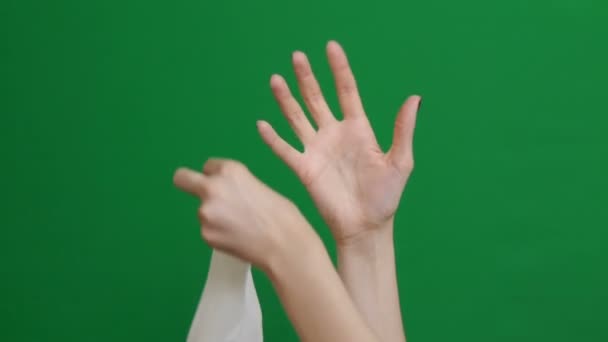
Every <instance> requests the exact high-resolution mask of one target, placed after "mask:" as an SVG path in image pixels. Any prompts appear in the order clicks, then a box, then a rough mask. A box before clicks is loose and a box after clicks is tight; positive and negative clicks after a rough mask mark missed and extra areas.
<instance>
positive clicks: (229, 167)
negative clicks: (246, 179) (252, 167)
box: [223, 160, 247, 175]
mask: <svg viewBox="0 0 608 342" xmlns="http://www.w3.org/2000/svg"><path fill="white" fill-rule="evenodd" d="M223 171H225V172H226V173H228V174H233V175H238V174H242V173H244V172H246V171H247V167H246V166H245V165H244V164H243V163H241V162H238V161H236V160H229V161H226V162H225V164H224V168H223Z"/></svg>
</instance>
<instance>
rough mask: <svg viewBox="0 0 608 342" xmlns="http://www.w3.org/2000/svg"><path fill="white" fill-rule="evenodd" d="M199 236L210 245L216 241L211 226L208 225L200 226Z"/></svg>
mask: <svg viewBox="0 0 608 342" xmlns="http://www.w3.org/2000/svg"><path fill="white" fill-rule="evenodd" d="M201 238H202V239H203V241H205V242H206V243H207V244H209V245H210V246H213V245H215V243H216V239H215V232H214V231H213V228H211V227H209V226H202V227H201Z"/></svg>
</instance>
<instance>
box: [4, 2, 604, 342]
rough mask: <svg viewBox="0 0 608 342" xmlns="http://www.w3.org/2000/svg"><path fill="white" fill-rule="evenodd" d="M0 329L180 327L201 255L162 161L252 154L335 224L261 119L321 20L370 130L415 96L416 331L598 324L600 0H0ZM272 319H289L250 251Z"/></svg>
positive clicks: (592, 329)
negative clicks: (265, 135) (262, 132)
mask: <svg viewBox="0 0 608 342" xmlns="http://www.w3.org/2000/svg"><path fill="white" fill-rule="evenodd" d="M0 37H1V40H0V42H1V44H0V46H1V47H0V49H1V50H0V87H1V88H0V152H1V154H0V156H1V158H2V159H1V160H2V167H1V177H0V185H1V187H0V189H1V190H2V196H1V198H2V205H1V208H2V209H1V210H2V215H1V216H0V220H1V221H0V296H1V297H0V318H1V320H0V321H1V323H0V324H1V328H0V340H1V341H7V342H8V341H10V342H38V341H61V342H71V341H74V342H76V341H78V342H83V341H87V342H95V341H100V342H101V341H103V342H107V341H184V340H185V337H186V334H187V331H188V328H189V326H190V322H191V320H192V317H193V315H194V311H195V308H196V303H197V301H198V299H199V296H200V293H201V290H202V286H203V283H204V280H205V277H206V272H207V268H208V262H209V256H210V253H211V252H210V249H209V247H208V246H206V245H205V244H204V243H203V242H202V241H201V239H200V233H199V226H198V221H197V218H196V215H195V210H196V208H197V206H198V203H197V201H196V200H195V199H192V198H189V197H187V196H185V195H184V194H183V193H181V192H179V191H178V190H176V189H175V188H174V186H173V184H172V174H173V171H174V169H175V168H176V167H178V166H189V167H192V168H200V167H201V166H202V164H203V162H204V161H205V159H206V158H208V157H213V156H215V157H217V156H220V157H229V158H233V159H238V160H240V161H242V162H244V163H246V164H247V165H248V166H249V168H250V169H251V170H252V171H253V172H254V173H255V174H256V175H257V176H258V177H259V178H261V179H262V180H263V181H265V182H267V183H268V184H269V185H270V186H272V187H273V188H275V189H277V190H278V191H279V192H281V193H282V194H284V195H285V196H287V197H289V198H290V199H292V200H293V201H294V202H296V203H297V204H298V205H299V206H300V208H301V209H302V211H303V213H304V214H305V215H306V216H307V218H308V219H309V220H310V221H311V222H312V224H313V225H314V226H315V227H316V228H317V230H318V232H319V234H320V235H321V236H322V238H323V240H324V241H325V242H326V244H327V246H328V248H329V250H330V252H331V254H332V255H333V254H334V253H335V251H334V246H333V244H332V241H331V239H330V235H329V231H328V229H327V227H326V226H325V224H324V222H323V221H322V220H321V218H320V216H319V214H318V213H317V210H316V209H315V207H314V206H313V204H312V201H311V199H310V198H309V196H308V195H307V193H306V191H305V190H304V188H303V186H302V185H301V184H300V183H299V181H298V180H297V178H296V176H295V175H293V173H292V172H291V171H290V170H289V169H288V168H287V167H286V166H285V165H284V164H283V163H282V162H281V161H280V160H279V159H278V158H276V157H275V156H274V155H273V154H272V152H270V150H269V149H268V148H267V147H266V146H265V145H264V144H263V142H262V141H261V139H260V138H259V136H258V134H257V131H256V127H255V121H256V120H257V119H265V120H268V121H269V122H271V123H272V124H273V125H274V126H275V127H276V129H277V130H278V131H279V133H281V134H282V135H283V136H284V137H286V139H287V140H288V141H289V142H291V143H294V144H296V146H297V145H298V144H297V140H296V138H295V136H294V135H293V133H291V130H290V129H289V127H288V125H287V123H286V122H285V120H284V119H283V118H282V115H281V112H280V110H279V108H278V107H277V105H276V104H275V102H274V99H273V98H272V95H271V92H270V88H269V78H270V75H271V74H272V73H280V74H282V75H284V76H285V77H286V78H287V81H288V82H289V83H290V85H292V86H293V87H295V78H294V76H293V73H292V70H291V63H290V58H291V53H292V52H293V51H294V50H302V51H304V52H306V53H307V54H308V56H309V58H310V60H311V62H312V65H313V68H314V70H315V71H316V73H317V75H318V78H319V81H320V83H321V85H322V87H323V89H324V91H325V93H326V96H327V98H328V100H329V103H330V105H331V106H332V108H333V109H335V110H336V113H338V115H340V114H339V111H338V105H337V100H336V97H335V91H334V89H333V83H332V82H333V81H332V77H331V74H330V72H329V67H328V65H327V61H326V59H325V53H324V47H325V44H326V42H327V41H328V40H330V39H335V40H337V41H339V42H340V43H342V45H343V46H344V48H345V50H346V52H347V53H348V55H349V57H350V61H351V64H352V67H353V70H354V72H355V75H356V77H357V80H358V83H359V88H360V91H361V96H362V98H363V101H364V104H365V107H366V110H367V113H368V115H369V118H370V121H371V123H372V125H373V127H374V129H375V131H376V133H377V136H378V139H379V141H380V143H381V144H382V146H383V147H384V148H387V147H388V146H389V144H390V142H391V138H392V126H393V122H394V118H395V115H396V113H397V110H398V108H399V106H400V104H401V103H402V101H403V100H404V99H405V98H406V96H408V95H410V94H414V93H416V94H421V95H422V96H423V97H424V104H423V106H422V109H421V111H420V114H419V120H418V125H417V130H416V139H415V153H416V157H415V158H416V169H415V171H414V173H413V175H412V177H411V179H410V182H409V184H408V187H407V189H406V191H405V195H404V198H403V200H402V203H401V206H400V208H399V211H398V214H397V221H396V236H395V239H396V254H397V267H398V277H399V289H400V297H401V305H402V309H403V313H404V322H405V326H406V331H407V336H408V341H410V342H427V341H429V342H430V341H437V342H439V341H469V342H472V341H479V342H481V341H483V342H487V341H495V342H501V341H504V342H506V341H509V342H510V341H520V342H521V341H531V342H532V341H534V342H538V341H551V342H566V341H567V342H570V341H584V342H595V341H598V342H599V341H608V271H607V270H608V266H607V265H608V252H607V246H608V177H607V175H608V133H607V132H608V105H607V102H606V99H607V98H608V97H607V91H608V63H607V61H608V3H607V2H605V1H600V0H576V1H575V0H536V1H530V0H526V1H524V0H512V1H499V2H497V1H481V0H463V1H447V0H443V1H441V0H438V1H410V0H406V1H403V0H400V1H375V2H373V1H372V2H370V1H346V0H335V1H326V0H323V1H321V0H309V1H285V0H283V1H278V0H268V1H209V0H196V1H194V0H176V1H153V0H146V1H143V0H132V1H117V0H104V1H68V0H55V1H35V0H3V1H2V2H1V3H0ZM254 277H255V280H256V285H257V289H258V293H259V297H260V300H261V304H262V309H263V314H264V333H265V339H266V340H267V341H296V340H297V337H296V335H295V332H294V330H293V327H292V326H291V324H290V323H289V321H288V319H287V317H286V316H285V313H284V311H283V309H282V307H281V305H280V302H279V301H278V298H277V296H276V294H275V292H274V289H273V288H272V286H271V284H270V282H269V281H268V279H267V278H266V277H265V276H264V275H263V274H262V273H260V272H259V271H255V274H254Z"/></svg>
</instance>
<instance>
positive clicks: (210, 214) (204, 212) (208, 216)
mask: <svg viewBox="0 0 608 342" xmlns="http://www.w3.org/2000/svg"><path fill="white" fill-rule="evenodd" d="M215 217H216V210H215V209H214V208H213V206H211V205H209V204H208V203H206V204H203V205H201V206H200V207H199V208H198V218H199V220H200V221H201V223H202V224H205V223H211V222H213V220H214V219H215Z"/></svg>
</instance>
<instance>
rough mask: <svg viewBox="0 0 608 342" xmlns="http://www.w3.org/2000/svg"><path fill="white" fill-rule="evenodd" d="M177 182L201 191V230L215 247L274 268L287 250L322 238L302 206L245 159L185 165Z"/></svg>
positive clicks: (294, 250) (192, 191)
mask: <svg viewBox="0 0 608 342" xmlns="http://www.w3.org/2000/svg"><path fill="white" fill-rule="evenodd" d="M173 180H174V183H175V185H176V186H177V187H178V188H180V189H181V190H183V191H185V192H188V193H190V194H192V195H195V196H197V197H199V198H200V199H201V200H202V202H203V203H202V205H201V206H200V207H199V210H198V217H199V220H200V222H201V225H202V228H201V235H202V237H203V239H204V240H205V241H206V242H207V243H208V244H209V245H210V246H211V247H213V248H216V249H218V250H222V251H225V252H227V253H229V254H231V255H234V256H236V257H238V258H240V259H243V260H245V261H247V262H250V263H252V264H254V265H256V266H258V267H260V268H261V269H263V270H265V271H267V270H270V269H271V268H272V267H273V265H274V264H275V262H277V260H284V259H286V254H287V253H290V255H294V254H295V255H305V251H302V249H305V248H307V247H308V246H309V245H310V242H312V241H315V240H318V236H317V235H316V233H315V232H314V231H313V230H312V228H311V227H310V225H309V224H308V222H307V221H306V219H305V218H304V217H303V216H302V214H301V213H300V211H299V210H298V208H297V207H296V206H295V205H294V204H293V203H292V202H291V201H289V200H288V199H286V198H285V197H283V196H281V195H280V194H278V193H276V192H275V191H273V190H272V189H270V188H269V187H268V186H267V185H265V184H264V183H262V182H261V181H260V180H259V179H257V178H256V177H255V176H254V175H252V174H251V172H249V170H248V169H247V168H246V167H245V166H244V165H243V164H241V163H239V162H236V161H232V160H225V159H209V160H208V161H207V162H206V163H205V165H204V167H203V173H199V172H196V171H193V170H190V169H186V168H180V169H178V170H177V171H176V172H175V175H174V178H173Z"/></svg>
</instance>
